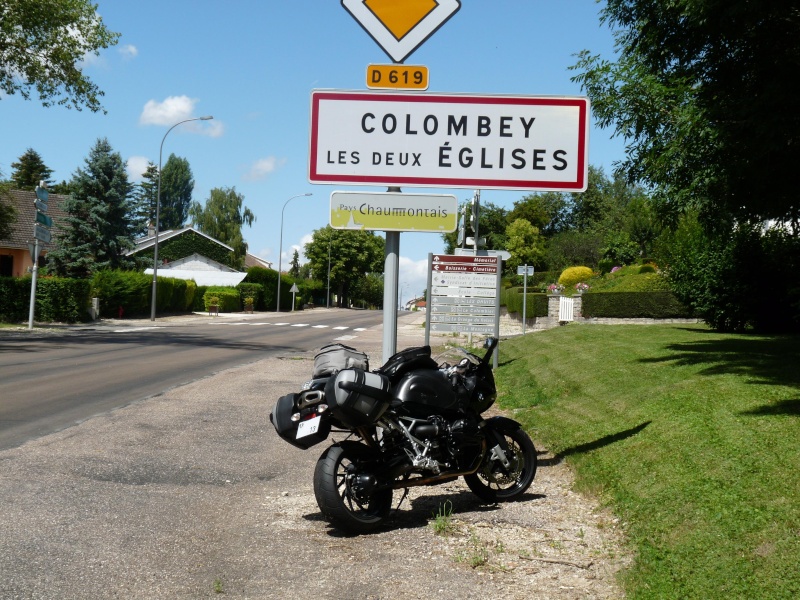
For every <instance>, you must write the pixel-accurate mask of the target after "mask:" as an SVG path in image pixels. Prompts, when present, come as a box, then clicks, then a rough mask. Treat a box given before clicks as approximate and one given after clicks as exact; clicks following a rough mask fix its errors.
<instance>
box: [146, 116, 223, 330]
mask: <svg viewBox="0 0 800 600" xmlns="http://www.w3.org/2000/svg"><path fill="white" fill-rule="evenodd" d="M213 118H214V117H212V116H210V115H208V116H205V117H196V118H194V119H186V120H184V121H179V122H178V123H175V125H173V126H172V127H170V128H169V129H167V133H165V134H164V137H163V138H161V147H159V149H158V192H157V195H156V230H155V242H154V244H153V295H152V297H151V299H150V320H151V321H155V320H156V287H157V283H158V227H159V224H158V221H159V219H160V217H161V153H162V151H163V150H164V140H166V139H167V136H168V135H169V132H170V131H172V130H173V129H175V128H176V127H177V126H178V125H181V124H183V123H188V122H189V121H210V120H211V119H213Z"/></svg>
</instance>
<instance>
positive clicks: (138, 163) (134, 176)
mask: <svg viewBox="0 0 800 600" xmlns="http://www.w3.org/2000/svg"><path fill="white" fill-rule="evenodd" d="M149 163H150V159H149V158H147V157H146V156H131V157H130V158H128V161H127V162H126V163H125V170H126V171H127V172H128V179H130V180H131V181H141V180H142V175H144V172H145V171H146V170H147V165H148V164H149Z"/></svg>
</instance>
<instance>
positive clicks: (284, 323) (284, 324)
mask: <svg viewBox="0 0 800 600" xmlns="http://www.w3.org/2000/svg"><path fill="white" fill-rule="evenodd" d="M275 325H289V323H275Z"/></svg>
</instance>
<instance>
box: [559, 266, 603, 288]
mask: <svg viewBox="0 0 800 600" xmlns="http://www.w3.org/2000/svg"><path fill="white" fill-rule="evenodd" d="M593 276H594V271H592V270H591V269H590V268H589V267H569V268H568V269H564V272H563V273H561V276H560V277H559V278H558V283H560V284H561V285H563V286H564V287H566V288H573V287H575V284H576V283H581V282H585V281H589V279H591V278H592V277H593Z"/></svg>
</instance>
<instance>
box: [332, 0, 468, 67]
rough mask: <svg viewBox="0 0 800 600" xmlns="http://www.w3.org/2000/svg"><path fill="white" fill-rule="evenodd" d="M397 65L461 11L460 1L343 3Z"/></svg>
mask: <svg viewBox="0 0 800 600" xmlns="http://www.w3.org/2000/svg"><path fill="white" fill-rule="evenodd" d="M342 6H344V8H345V9H346V10H347V12H349V13H350V14H351V15H352V16H353V18H354V19H355V20H356V21H358V23H359V24H360V25H361V27H363V28H364V30H365V31H366V32H367V33H368V34H369V35H370V36H371V37H372V39H373V40H375V42H376V43H377V44H378V45H379V46H380V47H381V48H383V51H384V52H386V54H388V55H389V57H390V58H391V59H392V60H393V61H394V62H396V63H402V62H403V61H404V60H405V59H406V58H408V57H409V56H410V55H411V53H412V52H414V51H415V50H416V49H417V48H419V47H420V46H421V45H422V43H423V42H425V41H426V40H427V39H428V38H429V37H430V36H432V35H433V34H434V33H435V32H436V31H437V30H438V29H439V28H440V27H441V26H442V25H444V24H445V22H447V20H448V19H449V18H450V17H452V16H453V15H454V14H455V13H456V12H458V9H460V8H461V2H460V0H342Z"/></svg>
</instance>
